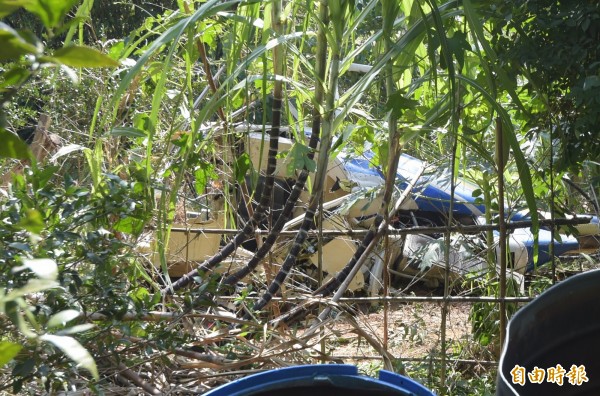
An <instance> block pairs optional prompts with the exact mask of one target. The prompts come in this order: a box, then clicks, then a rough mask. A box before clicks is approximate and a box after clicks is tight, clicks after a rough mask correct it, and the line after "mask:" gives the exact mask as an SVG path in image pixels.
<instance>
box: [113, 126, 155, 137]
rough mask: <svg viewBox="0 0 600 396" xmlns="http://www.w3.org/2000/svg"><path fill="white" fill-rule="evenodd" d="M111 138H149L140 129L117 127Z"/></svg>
mask: <svg viewBox="0 0 600 396" xmlns="http://www.w3.org/2000/svg"><path fill="white" fill-rule="evenodd" d="M110 135H111V136H126V137H130V138H145V137H147V136H148V134H147V133H146V132H144V131H143V130H141V129H138V128H132V127H117V128H113V129H112V130H111V131H110Z"/></svg>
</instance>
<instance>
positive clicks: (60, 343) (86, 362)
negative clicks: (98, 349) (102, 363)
mask: <svg viewBox="0 0 600 396" xmlns="http://www.w3.org/2000/svg"><path fill="white" fill-rule="evenodd" d="M40 339H41V340H42V341H46V342H49V343H51V344H53V345H54V346H55V347H57V348H58V349H60V350H61V351H62V352H63V353H64V354H65V355H67V356H68V357H69V358H70V359H71V360H73V361H74V362H75V363H77V366H79V367H82V368H84V369H86V370H88V371H89V372H90V373H91V374H92V376H93V377H94V378H95V379H96V380H97V379H98V368H97V367H96V362H94V359H93V358H92V355H90V353H89V352H88V351H87V349H85V348H84V347H83V346H82V345H81V344H80V343H79V341H77V340H76V339H74V338H73V337H68V336H58V335H52V334H44V335H42V336H41V337H40Z"/></svg>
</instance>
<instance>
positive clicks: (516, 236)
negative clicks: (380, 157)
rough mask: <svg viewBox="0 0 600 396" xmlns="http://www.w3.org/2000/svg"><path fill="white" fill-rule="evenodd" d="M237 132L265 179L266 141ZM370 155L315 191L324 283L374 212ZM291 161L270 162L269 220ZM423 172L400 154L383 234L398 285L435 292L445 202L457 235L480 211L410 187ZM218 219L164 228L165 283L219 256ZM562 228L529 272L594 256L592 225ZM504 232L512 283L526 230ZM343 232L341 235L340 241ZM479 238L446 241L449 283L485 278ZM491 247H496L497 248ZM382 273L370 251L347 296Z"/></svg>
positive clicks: (376, 176)
mask: <svg viewBox="0 0 600 396" xmlns="http://www.w3.org/2000/svg"><path fill="white" fill-rule="evenodd" d="M242 127H243V129H244V130H245V131H248V133H247V134H246V136H247V138H246V141H245V147H246V149H247V151H248V155H249V158H250V161H251V162H252V165H253V167H254V169H261V170H264V167H265V164H266V163H267V150H261V147H264V145H266V144H268V136H263V135H262V134H261V133H258V132H253V131H252V126H249V125H243V126H242ZM255 130H256V131H260V130H262V127H261V126H257V127H256V128H255ZM305 135H307V136H309V135H310V130H306V131H305ZM293 145H294V141H293V140H291V139H288V138H284V137H280V138H279V147H280V150H281V151H289V150H291V149H292V147H293ZM374 155H375V154H374V152H373V151H371V150H369V149H365V150H364V151H363V153H362V156H361V157H359V158H357V157H356V156H355V155H353V154H350V153H348V152H345V151H341V152H340V153H338V155H337V156H336V157H334V158H332V159H331V160H330V162H329V166H328V168H327V173H326V182H325V189H324V199H323V201H324V204H323V209H324V213H323V224H322V229H323V230H328V231H333V232H332V234H336V232H337V235H336V236H329V235H326V236H325V238H324V239H323V243H322V251H321V254H322V263H321V268H322V271H323V272H324V273H325V274H326V275H327V277H326V278H325V280H327V279H328V278H330V277H332V276H335V274H337V273H338V272H339V271H340V270H341V269H342V268H343V267H344V266H345V265H346V264H347V263H348V262H349V260H350V259H351V258H352V256H353V255H354V253H355V252H356V251H357V249H358V245H359V243H360V241H359V240H358V239H357V238H356V237H355V236H352V237H350V236H349V235H352V234H353V231H354V232H355V231H356V230H360V229H362V230H366V229H368V228H369V227H370V226H371V224H372V222H373V220H374V218H375V216H376V214H377V211H378V209H379V207H380V204H381V194H380V192H381V189H382V187H383V185H384V176H383V174H382V172H381V171H380V170H379V169H377V168H375V167H373V166H371V164H372V162H373V161H372V159H373V157H374ZM290 161H291V160H290V158H289V157H285V158H278V160H277V168H276V169H277V170H276V175H275V177H276V183H275V191H274V194H273V197H274V200H273V203H272V209H273V210H274V216H276V215H277V211H278V210H279V209H280V208H282V207H283V205H284V204H285V202H286V200H287V198H288V196H289V195H290V189H291V182H290V181H289V180H290V178H289V171H288V168H289V167H290ZM425 167H426V164H425V163H424V162H423V161H421V160H419V159H417V158H414V157H411V156H409V155H407V154H402V155H401V158H400V161H399V165H398V168H397V172H396V186H397V193H398V194H397V195H400V192H402V191H404V190H406V189H407V187H408V186H409V184H410V183H413V184H414V186H411V187H412V190H411V191H410V194H409V196H408V197H407V199H404V200H403V201H402V202H401V203H400V205H399V207H398V211H397V213H396V216H395V217H394V219H393V221H392V222H391V224H390V225H389V227H388V228H389V231H390V232H389V238H390V239H389V241H390V243H389V245H388V247H389V248H390V249H391V254H390V255H389V263H388V268H390V270H391V271H392V272H393V273H395V274H397V275H399V276H403V277H408V278H411V279H420V280H424V281H426V282H427V283H428V284H430V285H431V286H435V285H436V284H437V283H438V282H439V281H440V280H442V279H444V272H445V271H446V264H445V260H444V257H445V254H444V250H445V242H444V238H443V237H442V235H441V232H443V231H442V229H443V227H446V226H447V218H448V214H449V210H450V206H451V205H450V202H451V200H453V205H452V207H453V216H452V217H453V219H454V222H455V223H456V224H457V225H459V226H461V227H462V228H461V229H468V228H469V227H472V228H475V229H476V228H477V226H478V225H481V224H482V219H483V215H484V213H485V211H486V208H485V206H483V205H481V204H479V203H477V201H476V198H475V197H474V196H473V192H474V191H475V190H476V189H477V187H476V186H474V185H471V184H470V183H468V182H467V181H466V180H459V182H458V183H457V185H456V186H455V190H454V197H452V196H451V193H450V188H451V186H450V181H449V180H450V178H449V177H448V175H447V174H446V175H444V174H443V173H442V175H439V174H432V173H430V174H426V175H425V176H422V177H419V178H418V179H417V180H413V179H412V178H413V177H414V176H415V175H420V174H421V172H422V171H423V170H424V169H425ZM292 168H293V167H292ZM262 180H263V178H262V176H261V177H260V178H259V183H258V187H257V189H259V188H260V182H261V181H262ZM397 198H398V197H396V199H397ZM308 199H309V193H308V191H303V192H302V193H301V196H300V198H299V200H298V203H297V204H296V208H295V210H294V214H293V218H292V219H291V220H289V221H288V222H287V223H286V224H285V226H284V227H283V231H284V232H282V235H281V236H280V237H279V239H278V242H277V244H276V245H275V246H274V249H273V251H272V254H271V257H272V258H274V261H275V263H277V262H282V261H283V259H284V258H285V255H286V253H287V248H288V245H287V243H286V242H288V241H289V237H287V236H286V235H285V231H293V230H294V229H297V227H298V226H299V225H300V223H301V222H302V218H303V216H304V214H303V213H304V205H305V204H306V203H307V202H308ZM244 211H245V208H243V207H240V212H244ZM246 215H247V213H246ZM223 217H224V216H223V215H222V212H221V208H220V207H215V206H214V205H213V206H212V208H211V209H210V210H208V211H205V212H204V213H188V214H187V216H186V218H187V221H186V222H183V223H180V224H174V225H173V228H172V232H171V239H170V241H169V247H168V252H167V264H168V267H169V274H170V276H172V277H178V276H182V275H184V274H185V273H187V272H189V271H190V270H191V269H193V268H195V266H197V265H198V263H200V262H203V261H204V260H205V259H207V258H208V257H210V256H212V255H213V254H215V253H216V252H217V251H218V249H219V247H220V241H221V237H222V234H219V232H218V231H219V230H221V229H223V228H224V227H225V226H226V223H225V222H224V221H223ZM238 217H240V216H238ZM201 219H202V220H201ZM527 220H528V218H527V216H526V215H523V214H521V213H517V214H514V215H512V217H511V218H510V219H509V221H517V222H519V221H520V222H523V221H525V222H526V221H527ZM566 223H571V224H575V223H579V224H575V226H574V227H575V228H576V229H577V231H578V233H579V235H577V236H573V235H565V234H560V237H559V238H556V239H555V240H554V241H553V240H552V232H551V231H550V230H548V229H540V230H539V234H538V247H539V248H538V259H537V264H539V265H541V264H544V263H546V262H548V261H550V260H551V256H550V253H549V252H550V251H551V249H553V250H552V251H553V252H554V255H555V256H563V255H570V254H577V253H580V252H586V253H589V252H595V251H597V250H598V248H599V247H600V243H599V241H600V228H599V224H598V217H597V216H591V215H582V216H578V218H576V219H574V221H570V222H569V221H567V222H566ZM582 223H587V224H582ZM424 227H425V228H430V230H429V231H428V232H427V233H426V232H425V231H424V232H422V233H404V234H403V233H402V232H401V231H402V230H407V229H408V230H410V229H415V230H421V229H423V228H424ZM511 228H512V230H513V231H512V232H511V233H510V236H509V241H508V243H507V245H508V248H509V250H510V263H511V264H510V267H509V268H510V272H511V274H516V275H515V276H517V277H518V276H519V275H522V274H525V273H527V272H530V271H532V270H533V269H534V268H535V266H536V265H537V264H536V263H535V262H534V236H533V234H532V232H531V231H530V230H529V229H528V228H516V227H511ZM436 229H437V230H436ZM211 230H212V231H211ZM432 230H433V231H432ZM394 231H396V232H394ZM345 233H346V234H348V235H341V234H345ZM355 234H356V233H355ZM481 234H482V233H481V232H472V233H460V234H459V233H454V234H452V238H451V246H450V252H449V254H448V256H449V268H450V276H451V278H452V279H456V278H460V277H464V276H466V275H467V274H469V273H483V272H485V271H489V270H490V264H489V263H488V260H487V258H486V251H485V246H484V245H485V240H484V237H483V236H482V235H481ZM494 238H495V241H496V242H497V241H498V239H499V234H498V233H497V232H494ZM258 239H260V238H258ZM317 241H318V239H317V238H316V237H315V238H311V239H309V241H308V243H306V246H305V254H303V260H302V262H303V263H304V264H305V270H306V271H312V272H313V273H314V271H315V270H316V268H317V266H318V261H319V259H318V257H319V255H318V248H317ZM259 242H260V241H258V242H257V243H259ZM495 245H496V246H497V243H496V244H495ZM246 247H248V249H244V248H238V249H237V251H236V252H235V254H234V255H232V257H230V258H229V259H228V260H227V261H225V262H223V263H222V264H221V265H220V266H219V270H218V272H220V273H230V272H232V271H235V270H237V269H239V268H241V267H243V265H244V262H245V261H246V260H248V259H249V258H250V257H251V256H252V254H253V253H252V250H254V249H255V248H256V244H255V243H250V244H249V245H247V246H246ZM150 250H154V249H150ZM498 254H499V248H498V247H496V252H495V255H496V257H497V256H498ZM152 260H153V261H154V263H155V264H157V265H159V264H158V263H159V260H158V255H157V254H155V253H154V254H153V256H152ZM385 266H386V264H385V263H384V251H383V248H380V249H378V250H376V251H374V252H372V253H371V255H370V257H369V260H367V263H366V265H364V266H363V267H362V268H361V271H358V272H357V273H356V275H355V276H354V278H353V279H352V281H351V282H350V286H349V288H348V290H350V291H359V290H366V291H367V292H368V293H369V294H370V295H377V294H378V293H379V291H380V289H381V287H382V284H383V281H382V279H383V272H384V269H385ZM496 270H497V268H496ZM315 278H316V276H315Z"/></svg>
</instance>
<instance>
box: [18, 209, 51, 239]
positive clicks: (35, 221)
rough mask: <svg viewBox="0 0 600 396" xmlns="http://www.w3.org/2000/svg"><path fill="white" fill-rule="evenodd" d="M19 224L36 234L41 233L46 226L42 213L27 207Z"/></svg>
mask: <svg viewBox="0 0 600 396" xmlns="http://www.w3.org/2000/svg"><path fill="white" fill-rule="evenodd" d="M17 225H18V226H19V227H21V228H23V229H25V230H27V231H29V232H31V233H34V234H39V233H41V232H42V231H43V230H44V227H45V226H46V225H45V224H44V219H43V217H42V214H41V213H40V212H39V211H37V210H35V209H27V210H26V212H25V216H24V217H22V218H21V220H20V221H19V223H18V224H17Z"/></svg>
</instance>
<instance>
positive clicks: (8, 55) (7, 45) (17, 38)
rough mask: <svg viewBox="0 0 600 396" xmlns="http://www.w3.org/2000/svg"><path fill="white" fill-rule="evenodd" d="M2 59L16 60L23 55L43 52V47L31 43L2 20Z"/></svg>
mask: <svg viewBox="0 0 600 396" xmlns="http://www.w3.org/2000/svg"><path fill="white" fill-rule="evenodd" d="M0 48H2V51H0V61H7V60H8V61H15V60H18V59H19V58H20V57H21V56H22V55H27V54H34V55H38V54H40V53H41V48H38V47H37V46H35V45H33V44H31V43H29V42H28V41H27V39H26V38H25V37H23V36H22V35H21V34H20V33H19V32H17V31H16V30H14V29H13V28H11V27H10V26H8V25H7V24H6V23H4V22H0Z"/></svg>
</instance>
